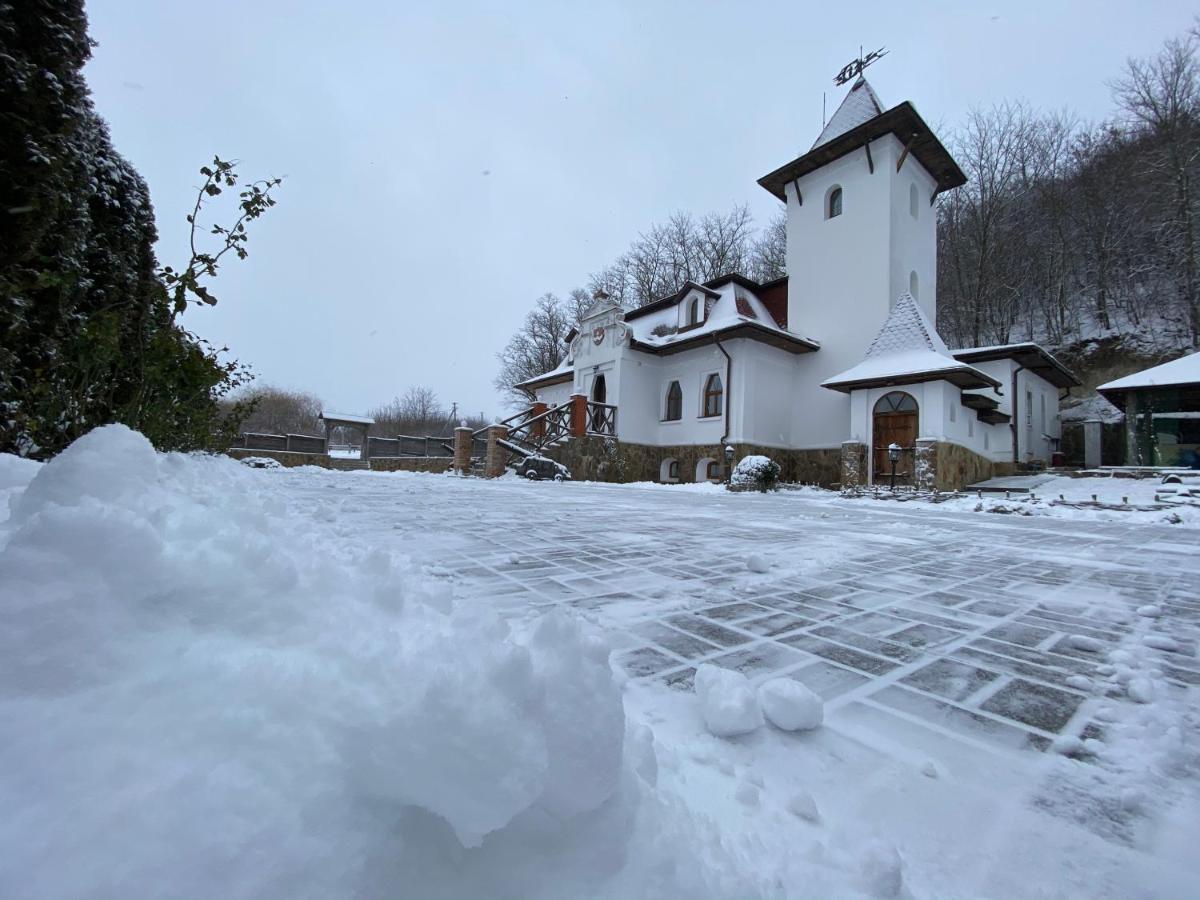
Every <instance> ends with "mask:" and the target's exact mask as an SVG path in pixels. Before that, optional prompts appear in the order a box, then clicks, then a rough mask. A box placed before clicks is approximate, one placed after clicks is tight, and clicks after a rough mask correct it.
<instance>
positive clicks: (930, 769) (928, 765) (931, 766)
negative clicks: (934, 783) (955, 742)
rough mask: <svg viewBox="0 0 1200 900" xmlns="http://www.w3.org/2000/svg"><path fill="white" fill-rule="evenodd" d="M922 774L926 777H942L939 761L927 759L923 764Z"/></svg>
mask: <svg viewBox="0 0 1200 900" xmlns="http://www.w3.org/2000/svg"><path fill="white" fill-rule="evenodd" d="M921 774H922V775H924V776H925V777H926V778H939V777H941V772H940V771H939V770H938V767H937V763H935V762H934V761H933V760H932V759H927V760H925V763H924V765H922V766H921Z"/></svg>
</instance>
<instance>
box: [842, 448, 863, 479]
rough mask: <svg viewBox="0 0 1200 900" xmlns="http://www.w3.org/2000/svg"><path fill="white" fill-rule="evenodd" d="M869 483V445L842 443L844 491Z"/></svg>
mask: <svg viewBox="0 0 1200 900" xmlns="http://www.w3.org/2000/svg"><path fill="white" fill-rule="evenodd" d="M866 483H867V445H866V444H864V443H863V442H862V441H842V490H845V489H846V488H854V487H861V486H862V485H865V484H866Z"/></svg>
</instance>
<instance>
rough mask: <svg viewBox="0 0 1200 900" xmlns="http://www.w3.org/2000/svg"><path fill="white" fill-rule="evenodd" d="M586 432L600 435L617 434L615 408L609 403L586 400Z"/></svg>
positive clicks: (614, 435)
mask: <svg viewBox="0 0 1200 900" xmlns="http://www.w3.org/2000/svg"><path fill="white" fill-rule="evenodd" d="M587 432H588V434H596V435H600V436H601V437H616V436H617V408H616V406H614V405H613V404H611V403H595V402H593V401H588V405H587Z"/></svg>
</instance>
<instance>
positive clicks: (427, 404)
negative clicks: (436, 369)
mask: <svg viewBox="0 0 1200 900" xmlns="http://www.w3.org/2000/svg"><path fill="white" fill-rule="evenodd" d="M370 415H371V418H372V419H374V420H375V429H374V430H375V432H376V433H378V434H380V435H383V436H385V437H386V436H389V435H396V434H409V435H416V436H423V435H441V434H444V433H449V432H448V429H449V428H450V427H451V425H452V424H455V423H451V422H450V413H449V412H448V411H447V410H446V408H445V407H444V406H442V405H441V404H440V403H438V399H437V394H435V393H434V391H433V389H432V388H428V387H422V386H416V385H414V386H413V387H410V388H409V389H408V390H407V391H405V392H404V396H403V397H396V398H395V399H394V400H392V401H391V402H390V403H385V404H383V405H382V406H377V407H375V408H374V409H372V410H371V412H370Z"/></svg>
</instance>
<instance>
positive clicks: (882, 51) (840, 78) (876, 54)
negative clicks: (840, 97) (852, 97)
mask: <svg viewBox="0 0 1200 900" xmlns="http://www.w3.org/2000/svg"><path fill="white" fill-rule="evenodd" d="M885 56H887V48H886V47H880V48H879V49H878V50H872V51H871V52H870V53H868V54H867V55H866V56H863V52H862V47H859V48H858V59H855V60H853V61H851V62H848V63H846V65H844V66H842V71H840V72H838V73H837V75H835V76H834V78H833V83H834V84H836V85H839V86H841V85H843V84H845V83H846V82H847V81H849V80H850V79H852V78H857V77H858V76H859V75H861V74H862V70H863V69H865V68H866V67H867V66H869V65H870V64H871V63H873V62H877V61H878V60H880V59H883V57H885Z"/></svg>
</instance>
